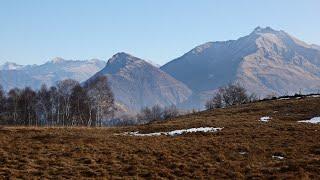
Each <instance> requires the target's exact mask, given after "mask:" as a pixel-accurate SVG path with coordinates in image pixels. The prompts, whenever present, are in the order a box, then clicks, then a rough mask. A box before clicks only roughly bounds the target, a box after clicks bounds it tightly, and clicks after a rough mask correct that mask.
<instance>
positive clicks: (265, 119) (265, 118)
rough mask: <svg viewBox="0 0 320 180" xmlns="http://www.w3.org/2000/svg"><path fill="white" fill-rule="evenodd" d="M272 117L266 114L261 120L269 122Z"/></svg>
mask: <svg viewBox="0 0 320 180" xmlns="http://www.w3.org/2000/svg"><path fill="white" fill-rule="evenodd" d="M270 119H271V117H269V116H264V117H261V118H260V121H261V122H268V121H269V120H270Z"/></svg>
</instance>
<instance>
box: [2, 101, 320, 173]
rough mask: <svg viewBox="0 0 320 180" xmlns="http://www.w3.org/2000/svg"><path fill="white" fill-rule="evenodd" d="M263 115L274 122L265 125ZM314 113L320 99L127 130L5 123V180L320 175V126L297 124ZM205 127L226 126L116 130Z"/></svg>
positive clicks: (207, 113) (256, 106) (247, 107)
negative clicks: (216, 129) (195, 130)
mask: <svg viewBox="0 0 320 180" xmlns="http://www.w3.org/2000/svg"><path fill="white" fill-rule="evenodd" d="M261 116H271V117H272V120H271V121H270V122H268V123H262V122H259V121H258V120H259V119H260V117H261ZM315 116H320V98H304V99H299V100H298V99H294V100H274V101H265V102H258V103H253V104H247V105H243V106H240V107H232V108H228V109H219V110H215V111H205V112H201V113H197V114H194V115H187V116H183V117H179V118H177V119H174V120H171V121H167V122H158V123H153V124H150V125H143V126H132V127H124V128H13V127H10V128H9V127H7V128H2V129H1V130H0V145H1V146H0V178H1V177H8V176H13V177H24V178H30V177H31V176H38V177H49V178H56V177H74V176H85V177H91V178H96V177H107V178H111V177H113V178H116V177H123V176H126V177H132V176H133V177H137V178H138V177H146V178H155V177H158V178H161V177H162V178H170V177H171V178H177V177H182V178H184V179H186V178H192V179H194V178H199V177H202V178H208V177H216V178H245V177H247V178H254V177H257V178H261V177H265V178H272V177H280V178H307V177H309V178H315V179H319V178H320V125H314V124H313V125H312V124H305V123H297V122H296V121H298V120H306V119H310V118H312V117H315ZM201 126H213V127H224V129H223V130H222V131H221V132H217V133H195V134H186V135H182V136H177V137H167V136H158V137H129V136H119V135H115V134H116V133H121V132H125V131H137V130H139V131H140V132H157V131H168V130H175V129H182V128H191V127H201ZM244 151H245V152H248V153H247V154H245V155H241V154H240V153H239V152H244ZM272 155H281V156H284V157H285V159H284V160H278V159H274V158H272Z"/></svg>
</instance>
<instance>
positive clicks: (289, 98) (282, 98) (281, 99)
mask: <svg viewBox="0 0 320 180" xmlns="http://www.w3.org/2000/svg"><path fill="white" fill-rule="evenodd" d="M289 99H290V98H280V99H278V100H289Z"/></svg>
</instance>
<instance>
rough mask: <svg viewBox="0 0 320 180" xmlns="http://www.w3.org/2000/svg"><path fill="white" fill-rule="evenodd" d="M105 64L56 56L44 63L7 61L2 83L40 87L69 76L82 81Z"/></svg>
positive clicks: (10, 86) (9, 87)
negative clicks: (24, 63) (18, 63)
mask: <svg viewBox="0 0 320 180" xmlns="http://www.w3.org/2000/svg"><path fill="white" fill-rule="evenodd" d="M105 64H106V63H105V62H104V61H101V60H97V59H93V60H88V61H78V60H77V61H74V60H64V59H62V58H54V59H53V60H51V61H48V62H47V63H45V64H42V65H28V66H21V65H16V64H12V63H6V64H4V65H3V66H1V69H0V84H1V85H2V86H3V87H4V89H6V90H8V89H11V88H14V87H19V88H23V87H25V86H30V87H32V88H39V87H40V86H41V84H43V83H45V84H47V85H48V86H50V85H53V84H54V83H56V81H60V80H63V79H67V78H71V79H75V80H77V81H80V82H81V81H84V80H86V79H88V78H89V77H91V76H92V75H93V74H94V73H96V72H98V71H99V70H101V69H102V68H103V67H104V66H105Z"/></svg>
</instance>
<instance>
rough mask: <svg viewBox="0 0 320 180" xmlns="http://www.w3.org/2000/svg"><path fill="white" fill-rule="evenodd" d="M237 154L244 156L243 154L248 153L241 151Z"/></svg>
mask: <svg viewBox="0 0 320 180" xmlns="http://www.w3.org/2000/svg"><path fill="white" fill-rule="evenodd" d="M239 154H241V155H245V154H248V152H244V151H241V152H239Z"/></svg>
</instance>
